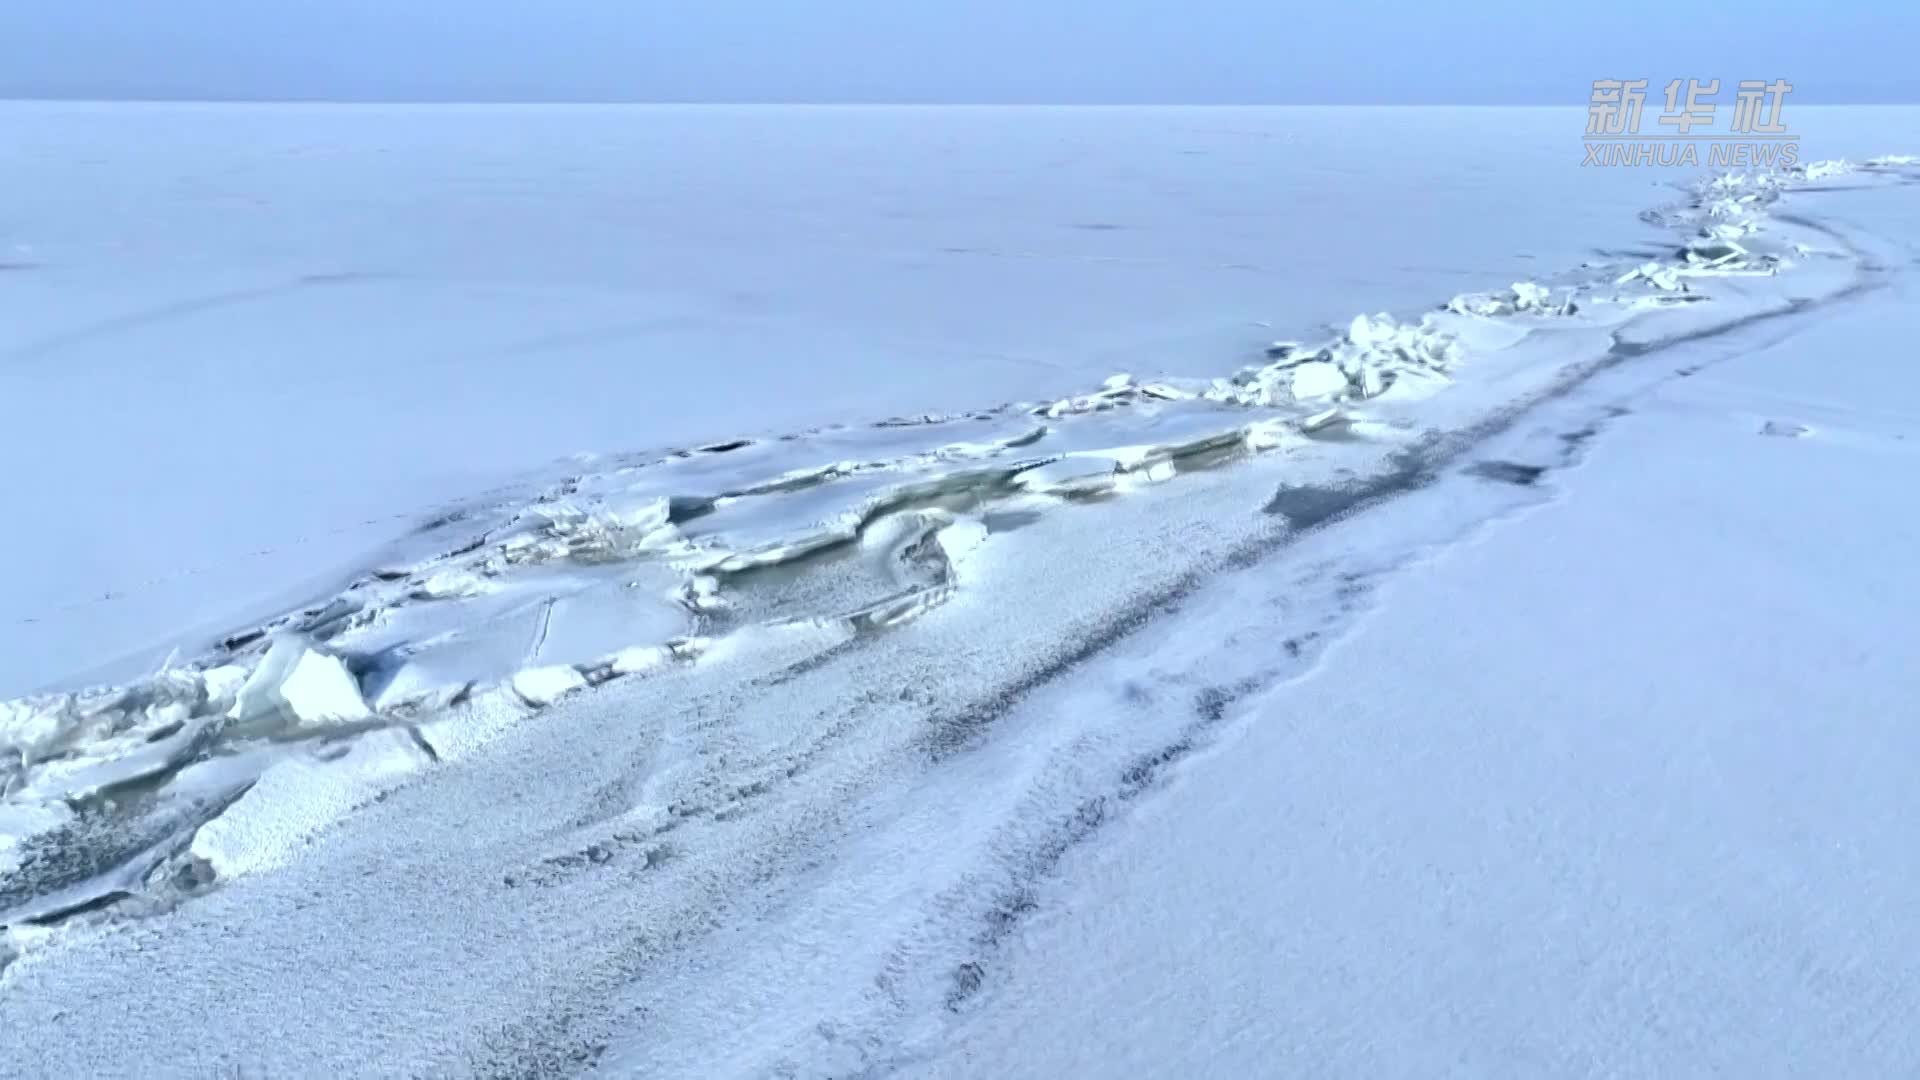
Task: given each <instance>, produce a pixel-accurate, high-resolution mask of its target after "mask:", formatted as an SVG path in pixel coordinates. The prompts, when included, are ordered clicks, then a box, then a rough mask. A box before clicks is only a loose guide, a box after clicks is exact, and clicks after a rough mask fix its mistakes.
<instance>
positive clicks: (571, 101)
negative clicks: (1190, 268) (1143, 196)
mask: <svg viewBox="0 0 1920 1080" xmlns="http://www.w3.org/2000/svg"><path fill="white" fill-rule="evenodd" d="M0 103H3V104H9V105H19V104H40V105H55V104H59V105H340V106H353V105H362V106H385V105H421V106H453V107H459V106H471V105H489V106H524V107H530V108H540V107H568V106H595V107H638V108H819V109H866V108H872V109H902V108H954V109H1023V108H1034V109H1140V108H1159V109H1250V108H1254V109H1266V108H1271V109H1471V108H1482V109H1565V108H1578V109H1585V108H1587V107H1589V105H1590V102H1588V101H1586V100H1584V99H1577V98H1576V99H1573V100H1567V101H1537V100H1526V101H1422V102H1411V101H925V100H922V101H914V100H903V101H842V100H778V99H772V100H748V99H740V100H726V99H721V100H701V101H693V100H671V99H670V100H645V99H636V98H539V99H528V98H505V97H500V98H490V97H479V98H450V97H431V98H429V97H395V98H371V97H367V98H362V97H342V98H336V97H170V96H151V97H148V96H131V97H94V96H90V95H84V94H72V95H67V94H50V95H20V96H15V95H11V94H5V93H0ZM1792 105H1793V106H1794V107H1795V108H1797V109H1802V108H1838V107H1864V108H1914V107H1920V99H1914V100H1882V99H1873V100H1867V99H1858V100H1844V101H1803V100H1795V101H1793V102H1792Z"/></svg>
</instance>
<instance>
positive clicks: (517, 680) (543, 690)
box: [513, 664, 587, 708]
mask: <svg viewBox="0 0 1920 1080" xmlns="http://www.w3.org/2000/svg"><path fill="white" fill-rule="evenodd" d="M586 686H587V679H586V676H584V675H582V674H580V673H579V672H578V671H575V670H574V669H573V668H572V667H570V666H568V665H566V664H555V665H553V666H552V667H538V668H527V669H526V670H524V671H522V672H520V673H519V674H517V675H515V676H514V677H513V692H514V693H516V694H518V695H520V700H522V701H524V702H526V703H527V704H529V705H532V706H534V707H535V708H540V707H543V706H547V705H551V704H553V703H554V702H556V701H558V700H560V699H561V698H563V697H566V696H567V695H568V694H571V693H573V692H574V691H576V690H584V689H586Z"/></svg>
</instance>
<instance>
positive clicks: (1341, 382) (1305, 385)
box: [1292, 320, 1358, 401]
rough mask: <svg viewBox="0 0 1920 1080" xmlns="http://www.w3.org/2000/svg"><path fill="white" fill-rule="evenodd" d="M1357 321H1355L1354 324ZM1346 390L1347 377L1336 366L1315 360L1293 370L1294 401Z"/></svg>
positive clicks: (1326, 395) (1330, 394)
mask: <svg viewBox="0 0 1920 1080" xmlns="http://www.w3.org/2000/svg"><path fill="white" fill-rule="evenodd" d="M1357 322H1358V320H1356V323H1357ZM1346 388H1347V376H1346V374H1345V373H1344V372H1342V371H1341V370H1340V368H1339V366H1338V365H1336V364H1330V363H1328V362H1327V361H1325V360H1315V361H1313V362H1311V363H1306V364H1301V365H1300V366H1299V367H1296V368H1294V369H1293V383H1292V390H1293V397H1294V400H1296V401H1310V400H1313V399H1315V398H1323V397H1331V396H1333V395H1334V394H1338V393H1341V392H1343V391H1345V390H1346Z"/></svg>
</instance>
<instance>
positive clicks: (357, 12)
mask: <svg viewBox="0 0 1920 1080" xmlns="http://www.w3.org/2000/svg"><path fill="white" fill-rule="evenodd" d="M1917 50H1920V2H1915V0H1825V2H1823V0H1792V2H1783V0H1705V2H1696V3H1691V4H1678V3H1673V2H1672V0H1585V2H1580V3H1566V2H1556V0H1527V2H1519V0H1460V2H1455V3H1439V2H1432V0H1397V2H1382V0H1335V2H1331V3H1314V4H1310V5H1293V4H1289V3H1284V2H1281V0H4V2H0V97H93V98H119V97H139V98H195V99H202V98H212V99H231V98H242V99H248V98H263V99H281V98H296V99H322V100H429V101H445V100H476V101H477V100H484V101H502V100H507V101H512V100H527V101H754V102H759V101H824V102H842V101H883V102H925V101H943V102H1091V103H1107V102H1116V103H1124V102H1169V103H1172V102H1181V103H1185V102H1207V103H1211V102H1220V103H1268V102H1273V103H1306V104H1313V103H1343V104H1344V103H1529V104H1531V103H1539V104H1554V103H1559V104H1575V103H1580V102H1584V101H1585V95H1586V90H1587V87H1588V85H1589V84H1590V83H1591V82H1592V81H1593V80H1594V79H1596V78H1608V77H1614V78H1635V77H1641V76H1646V77H1649V78H1652V79H1654V80H1655V85H1658V84H1659V82H1660V81H1661V80H1664V79H1667V78H1671V77H1699V78H1714V77H1717V78H1720V79H1722V80H1723V81H1727V80H1736V81H1737V80H1740V79H1776V78H1785V79H1787V80H1789V81H1790V82H1792V83H1793V84H1794V86H1795V93H1794V99H1795V101H1796V102H1800V103H1816V102H1856V101H1880V102H1920V74H1917V73H1920V59H1917V58H1916V56H1915V55H1914V53H1915V51H1917Z"/></svg>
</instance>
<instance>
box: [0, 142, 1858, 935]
mask: <svg viewBox="0 0 1920 1080" xmlns="http://www.w3.org/2000/svg"><path fill="white" fill-rule="evenodd" d="M1883 160H1884V161H1891V160H1892V159H1883ZM1875 167H1878V168H1892V167H1893V166H1892V165H1876V166H1875ZM1845 175H1848V170H1847V169H1846V168H1844V167H1841V166H1826V165H1816V166H1809V167H1808V168H1806V169H1804V170H1799V171H1797V172H1795V173H1791V174H1777V175H1764V176H1753V177H1748V176H1730V177H1722V178H1718V179H1715V180H1713V181H1710V182H1707V183H1705V184H1702V185H1701V186H1700V187H1698V188H1697V189H1696V190H1695V191H1694V192H1693V193H1692V198H1691V199H1690V200H1689V201H1688V202H1687V203H1686V204H1685V205H1683V206H1680V207H1676V208H1670V209H1668V210H1665V211H1662V212H1660V213H1658V214H1656V215H1654V217H1655V219H1657V220H1659V221H1660V222H1662V223H1664V224H1667V225H1671V226H1673V227H1674V228H1675V229H1676V230H1678V231H1679V232H1680V233H1681V234H1682V235H1683V237H1684V240H1683V241H1682V242H1681V244H1680V245H1679V247H1678V248H1677V249H1676V250H1675V251H1674V253H1673V254H1672V255H1671V256H1670V257H1669V258H1666V259H1662V260H1655V261H1651V262H1648V263H1646V264H1644V265H1640V266H1632V267H1625V266H1621V265H1605V266H1589V267H1584V268H1581V269H1579V270H1577V271H1574V272H1570V273H1569V274H1567V275H1564V276H1563V277H1561V278H1559V279H1556V280H1553V281H1546V282H1531V281H1529V282H1517V283H1514V284H1513V285H1512V286H1511V287H1510V288H1506V289H1501V290H1497V291H1493V292H1486V293H1471V294H1466V295H1462V296H1459V297H1456V298H1454V299H1453V300H1452V301H1450V302H1448V303H1446V304H1445V305H1443V306H1441V307H1439V308H1437V309H1436V310H1433V311H1430V312H1426V313H1424V314H1421V315H1419V316H1418V317H1416V318H1411V319H1403V318H1398V317H1395V316H1393V315H1391V314H1386V313H1378V314H1362V315H1359V316H1356V317H1355V318H1354V319H1353V320H1352V321H1351V322H1350V323H1349V324H1348V325H1346V326H1345V327H1344V328H1341V329H1339V330H1336V331H1332V332H1330V333H1329V334H1328V335H1327V336H1326V337H1325V338H1324V339H1323V340H1322V341H1320V342H1319V343H1318V344H1303V343H1300V342H1278V343H1275V344H1274V345H1272V346H1271V347H1269V348H1268V349H1267V350H1266V353H1265V356H1264V357H1262V358H1260V359H1259V361H1258V362H1256V363H1252V364H1249V365H1247V366H1245V367H1243V368H1241V369H1240V370H1239V371H1237V372H1235V373H1234V374H1232V375H1229V376H1226V377H1222V378H1176V377H1165V378H1157V379H1145V380H1142V379H1136V378H1134V377H1132V376H1129V375H1116V376H1114V377H1113V378H1111V379H1108V380H1107V381H1106V382H1105V383H1104V384H1103V385H1102V386H1100V387H1099V388H1097V389H1094V390H1091V391H1089V392H1088V393H1085V394H1081V395H1075V396H1070V397H1066V398H1062V399H1060V400H1058V401H1052V402H1043V403H1016V404H1010V405H1003V406H1000V407H997V408H991V409H985V410H979V411H972V412H961V413H955V414H951V415H944V416H921V417H913V418H902V419H894V420H888V421H882V422H879V423H874V424H870V425H866V426H858V427H836V428H829V429H824V430H816V431H811V432H805V433H801V434H797V435H792V436H786V437H782V438H773V439H758V438H742V439H735V440H731V441H728V442H723V443H714V444H710V445H705V446H699V447H693V448H689V449H684V450H677V451H673V452H669V453H664V454H658V455H652V456H647V457H634V458H627V459H620V460H616V461H614V462H611V463H607V464H605V465H604V466H603V467H599V468H595V469H591V470H582V471H579V472H577V473H574V474H571V475H566V476H564V477H562V478H560V479H559V480H558V481H557V482H555V483H552V484H551V485H549V486H546V487H544V488H542V489H539V490H532V491H527V492H525V493H523V494H521V495H519V496H517V497H514V498H509V499H506V500H504V501H501V502H497V503H494V504H490V505H484V506H474V507H468V508H465V509H464V510H462V511H461V512H459V513H455V514H449V515H445V516H443V518H442V519H440V520H439V521H438V522H436V524H435V525H434V526H433V527H431V528H429V529H427V530H424V531H423V533H422V534H421V536H420V537H418V538H417V543H418V545H420V546H418V547H417V548H416V549H414V550H412V551H411V552H409V554H408V556H407V557H404V558H399V557H396V558H394V559H393V560H392V561H389V562H385V563H382V564H380V565H376V566H373V567H371V568H370V569H368V570H367V572H365V573H364V574H361V575H360V576H359V577H358V578H356V579H355V580H353V581H352V582H351V583H350V584H349V585H348V586H347V587H346V588H345V589H343V590H342V591H341V592H339V593H338V594H336V595H333V596H330V597H325V598H322V599H320V600H318V601H316V602H315V603H312V604H310V605H308V606H304V607H302V608H300V609H298V610H295V611H291V612H288V613H286V614H284V615H282V616H280V617H278V618H275V619H271V620H268V621H266V622H264V623H261V624H258V625H253V626H248V627H244V628H241V629H240V630H238V631H237V632H236V633H234V634H232V635H229V636H227V637H226V638H224V639H222V640H221V641H220V642H219V643H217V644H216V645H215V646H214V647H213V648H211V649H210V650H209V651H208V653H207V654H206V655H204V656H202V657H200V658H198V659H197V660H195V661H193V662H191V663H189V664H185V665H183V666H180V667H178V668H174V669H169V670H166V671H162V672H160V673H158V674H156V675H154V676H152V677H151V678H149V679H146V680H143V681H141V682H140V683H138V684H137V685H134V686H129V687H122V688H116V689H107V690H89V691H83V692H77V693H63V694H51V695H43V696H38V697H33V698H28V699H23V700H19V701H13V702H7V703H0V923H5V922H15V923H17V922H19V921H21V920H26V919H45V918H51V917H53V916H55V915H57V914H60V913H62V912H67V911H72V910H75V909H77V908H81V907H85V906H87V905H89V904H94V903H97V902H99V901H100V900H101V898H103V897H109V896H120V895H125V894H129V893H137V892H140V891H142V890H143V889H145V890H147V891H151V890H152V889H153V887H154V883H155V882H156V881H160V882H172V883H181V885H180V887H181V888H187V889H191V888H193V887H198V886H199V885H203V884H205V882H206V881H207V880H209V878H210V875H212V874H215V873H219V874H226V873H232V872H238V870H239V869H241V868H244V867H245V866H248V865H253V864H252V863H250V862H249V861H248V860H249V858H251V856H243V855H240V854H237V852H240V851H242V850H251V849H248V848H247V847H246V845H247V844H248V843H251V842H252V841H250V840H248V839H247V838H248V837H253V836H257V835H261V833H260V830H261V829H265V830H266V832H267V833H272V832H273V831H274V830H276V829H277V830H282V831H284V830H285V829H286V828H287V826H285V823H284V822H283V821H280V820H279V819H276V818H271V816H270V815H269V818H267V819H262V820H271V821H273V822H274V824H272V826H271V828H268V827H267V826H259V827H258V828H256V827H255V826H253V825H248V824H246V822H248V821H252V820H254V819H255V818H256V817H258V815H254V816H253V817H249V816H247V815H239V814H233V815H229V814H228V813H227V811H228V809H229V808H230V807H232V806H233V804H234V803H235V800H240V799H243V798H244V800H245V802H246V803H247V804H248V805H253V804H257V803H259V802H261V801H262V800H263V799H265V798H266V797H267V794H268V793H280V794H276V795H274V797H276V798H282V797H290V796H286V795H285V794H284V793H285V791H286V790H288V788H289V785H295V784H296V783H308V784H311V783H315V782H321V781H315V780H314V775H315V771H314V770H315V769H316V768H317V766H315V764H314V763H315V762H317V761H319V762H331V761H332V760H333V759H336V758H338V759H339V761H340V762H343V763H346V764H340V763H335V764H334V765H333V766H332V767H334V768H336V770H338V769H345V768H346V765H347V764H351V763H352V762H354V761H358V762H359V763H360V765H361V766H364V768H362V770H361V773H359V774H356V775H360V776H361V777H362V779H363V780H364V781H365V782H366V783H374V782H375V781H374V780H373V779H368V778H377V777H384V776H387V775H388V774H389V773H391V772H394V771H396V770H397V771H399V772H404V771H406V770H407V769H411V768H419V767H426V766H427V765H429V764H431V763H432V762H433V761H436V760H439V758H440V757H442V756H444V754H445V753H446V751H447V745H448V743H447V741H446V733H447V731H448V730H450V729H449V727H448V725H451V724H455V723H456V722H457V721H456V719H454V714H455V713H457V712H458V711H459V710H457V709H455V708H454V707H455V706H459V705H462V704H463V703H472V702H478V701H481V700H483V699H484V700H485V701H487V702H491V703H494V704H497V705H499V706H501V707H503V708H506V709H509V710H528V709H538V708H544V707H547V706H549V705H551V704H553V703H554V702H557V701H559V700H560V699H562V698H564V697H566V696H568V695H570V694H576V693H581V692H584V691H587V690H589V689H590V688H591V687H593V686H596V685H599V684H602V683H605V682H608V681H610V680H614V679H620V678H626V677H642V676H644V675H646V674H647V673H649V672H654V671H658V670H661V669H665V668H668V667H671V666H674V665H686V664H695V663H698V662H700V660H701V658H702V657H703V656H704V655H706V654H707V653H708V652H710V651H711V650H712V649H714V648H715V647H716V646H717V645H718V644H720V643H722V642H729V641H736V640H738V639H740V638H741V637H742V636H743V631H747V630H753V631H755V632H756V633H764V632H775V633H779V632H784V631H787V630H792V629H794V628H799V629H801V630H803V631H818V630H820V629H822V628H826V629H827V630H828V631H830V632H833V633H841V634H859V633H867V632H874V631H878V630H880V629H882V628H885V627H890V626H894V625H897V624H899V623H900V622H902V621H903V620H906V619H910V618H913V617H914V616H916V615H919V614H921V613H923V612H925V611H927V610H929V609H931V608H932V607H934V606H936V605H938V604H940V603H942V602H944V601H946V600H947V599H948V598H950V597H951V596H953V595H954V594H955V593H956V592H957V591H959V590H962V589H964V588H965V586H966V582H967V580H968V575H969V574H970V573H974V572H976V571H975V569H974V567H975V555H976V553H978V552H979V551H981V550H982V549H984V548H990V547H991V546H992V545H994V544H996V543H1000V542H1002V541H1000V540H998V539H996V528H997V527H996V525H995V522H996V521H1000V520H1012V519H1013V518H1015V517H1017V516H1018V515H1014V514H1009V513H1006V512H1007V511H1011V510H1018V511H1020V512H1021V513H1022V514H1027V515H1030V514H1035V513H1051V512H1065V508H1067V507H1070V506H1073V505H1075V504H1082V503H1098V502H1099V501H1101V500H1103V499H1108V498H1112V497H1115V496H1119V495H1124V494H1125V493H1126V492H1127V491H1129V490H1131V489H1133V488H1135V487H1138V486H1141V485H1149V484H1162V483H1170V482H1175V481H1177V480H1178V478H1179V477H1180V476H1181V475H1182V474H1185V473H1190V472H1193V471H1196V470H1200V469H1209V468H1217V467H1222V466H1226V465H1230V464H1231V463H1232V462H1234V461H1236V460H1238V459H1239V458H1241V457H1243V456H1245V455H1249V454H1257V453H1264V452H1269V451H1273V450H1275V449H1279V448H1289V447H1298V446H1302V445H1306V444H1308V443H1309V442H1311V441H1312V440H1314V439H1316V438H1322V437H1324V436H1325V435H1326V434H1327V433H1328V430H1329V429H1334V428H1340V429H1345V430H1346V431H1347V433H1348V435H1349V436H1352V435H1353V433H1354V431H1355V424H1356V423H1357V422H1359V421H1368V422H1384V423H1387V424H1391V425H1395V426H1397V428H1398V429H1400V430H1407V429H1413V428H1415V427H1417V426H1418V425H1419V423H1420V418H1421V416H1422V413H1421V412H1420V410H1421V409H1423V408H1426V407H1427V406H1426V405H1424V404H1423V402H1425V401H1426V399H1428V398H1430V397H1431V396H1432V395H1434V394H1435V393H1436V392H1438V391H1440V390H1442V389H1443V388H1445V387H1446V386H1447V385H1449V383H1450V382H1451V381H1453V380H1454V379H1455V378H1456V377H1457V376H1458V374H1459V373H1460V372H1461V370H1462V369H1464V368H1466V367H1468V366H1470V365H1472V364H1473V363H1475V362H1476V361H1477V360H1479V359H1482V358H1485V357H1487V356H1490V355H1493V354H1495V353H1498V352H1500V351H1501V350H1504V349H1506V348H1508V347H1509V346H1511V345H1513V344H1515V343H1517V342H1520V341H1522V340H1525V339H1527V338H1528V337H1529V336H1531V335H1535V334H1543V333H1553V332H1555V331H1556V330H1559V329H1562V328H1566V329H1573V330H1577V331H1579V332H1580V333H1582V334H1584V335H1585V336H1584V337H1582V338H1581V339H1580V340H1582V341H1589V340H1595V339H1598V340H1600V341H1602V342H1604V341H1605V340H1606V339H1607V335H1608V334H1609V333H1610V332H1612V331H1614V330H1616V329H1617V328H1620V327H1623V326H1625V325H1626V324H1627V323H1628V322H1629V321H1631V320H1634V319H1638V318H1643V317H1651V316H1654V315H1657V314H1658V311H1659V309H1660V308H1661V307H1664V306H1672V305H1673V304H1676V303H1688V304H1692V303H1694V302H1696V301H1700V300H1704V299H1707V297H1705V296H1704V295H1703V294H1701V293H1700V292H1699V291H1698V290H1696V289H1695V288H1694V287H1693V285H1692V283H1693V282H1695V281H1697V280H1699V279H1701V278H1707V277H1718V276H1738V275H1772V274H1777V273H1780V272H1781V271H1783V270H1785V269H1787V268H1789V267H1790V266H1792V265H1793V262H1794V260H1795V259H1796V258H1797V257H1799V256H1800V255H1803V254H1805V253H1806V249H1805V248H1796V247H1795V246H1794V245H1792V244H1790V243H1786V242H1784V241H1781V240H1777V239H1775V238H1774V237H1771V236H1769V235H1768V225H1769V218H1768V214H1767V210H1768V208H1769V207H1770V206H1771V205H1772V204H1773V203H1774V202H1775V201H1776V200H1777V199H1778V198H1779V196H1780V193H1781V192H1782V191H1783V190H1784V189H1787V188H1788V187H1790V186H1791V185H1792V184H1793V183H1795V182H1799V181H1803V180H1806V179H1812V178H1816V177H1824V178H1828V179H1831V178H1834V177H1839V176H1845ZM1362 426H1364V425H1362ZM1376 426H1379V423H1376ZM1008 542H1012V541H1008ZM362 745H367V746H377V747H379V748H381V750H382V752H384V753H386V755H387V756H386V757H384V758H380V759H379V760H378V761H375V760H374V758H375V757H377V755H374V753H373V751H372V750H366V751H355V752H351V753H350V752H348V751H346V750H343V749H342V748H343V747H353V746H362ZM356 754H358V756H357V757H356ZM294 759H297V760H298V762H299V764H298V766H297V767H294V766H291V765H287V764H286V763H287V762H289V761H290V760H294ZM396 763H397V764H396ZM276 770H277V771H276ZM322 772H324V770H322ZM332 775H345V773H343V772H337V773H336V774H332ZM346 789H352V790H359V789H355V788H353V787H352V785H351V784H348V785H346ZM250 790H251V794H249V792H250ZM343 790H344V789H343ZM335 801H336V802H345V803H350V802H351V801H352V797H351V796H349V795H339V796H338V797H337V798H336V800H335ZM223 816H224V817H225V820H224V821H223V822H218V823H217V824H216V825H214V826H211V827H208V825H207V823H208V822H215V821H216V819H221V818H222V817H223ZM249 830H253V831H249ZM75 852H81V853H83V854H74V853H75Z"/></svg>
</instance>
